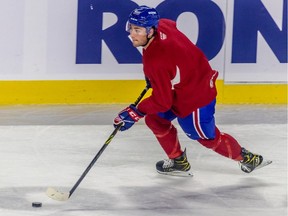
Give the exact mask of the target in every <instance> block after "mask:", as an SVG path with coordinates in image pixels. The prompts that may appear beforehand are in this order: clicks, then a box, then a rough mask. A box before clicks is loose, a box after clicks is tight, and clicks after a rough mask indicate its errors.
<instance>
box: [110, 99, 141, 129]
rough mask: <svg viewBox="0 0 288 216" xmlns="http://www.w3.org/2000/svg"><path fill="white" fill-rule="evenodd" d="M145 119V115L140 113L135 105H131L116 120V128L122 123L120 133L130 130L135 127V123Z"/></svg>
mask: <svg viewBox="0 0 288 216" xmlns="http://www.w3.org/2000/svg"><path fill="white" fill-rule="evenodd" d="M143 117H144V114H142V113H140V112H139V111H138V110H137V108H136V107H135V106H134V105H132V104H131V105H130V106H129V107H127V108H125V109H124V110H122V111H121V112H119V114H118V116H117V117H116V118H115V119H114V127H115V128H116V127H117V125H119V124H121V123H122V126H121V127H120V129H119V130H120V131H125V130H128V129H129V128H130V127H132V126H133V125H134V123H135V122H138V121H139V120H140V119H141V118H143Z"/></svg>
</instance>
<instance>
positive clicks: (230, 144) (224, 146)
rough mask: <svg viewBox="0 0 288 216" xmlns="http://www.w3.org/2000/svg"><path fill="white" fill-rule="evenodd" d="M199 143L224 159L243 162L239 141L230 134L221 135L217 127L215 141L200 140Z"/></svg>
mask: <svg viewBox="0 0 288 216" xmlns="http://www.w3.org/2000/svg"><path fill="white" fill-rule="evenodd" d="M197 141H198V142H199V143H201V144H202V145H203V146H205V147H206V148H209V149H212V150H213V151H215V152H217V153H218V154H220V155H222V156H224V157H227V158H231V159H233V160H237V161H239V160H242V156H241V146H240V145H239V143H238V142H237V140H235V139H234V138H233V137H232V136H230V135H229V134H226V133H221V132H220V131H219V130H218V128H217V127H215V138H214V139H207V140H205V139H199V140H197Z"/></svg>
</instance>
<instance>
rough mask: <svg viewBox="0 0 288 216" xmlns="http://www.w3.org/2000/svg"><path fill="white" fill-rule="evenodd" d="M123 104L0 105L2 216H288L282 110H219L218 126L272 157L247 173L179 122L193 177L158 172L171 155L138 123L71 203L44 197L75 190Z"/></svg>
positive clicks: (94, 170) (115, 144)
mask: <svg viewBox="0 0 288 216" xmlns="http://www.w3.org/2000/svg"><path fill="white" fill-rule="evenodd" d="M124 106H125V105H113V106H111V105H78V106H13V107H0V148H1V150H0V215H1V216H35V215H47V216H72V215H75V216H76V215H77V216H79V215H81V216H90V215H91V216H92V215H93V216H95V215H101V216H112V215H113V216H114V215H115V216H147V215H153V216H162V215H163V216H170V215H171V216H172V215H173V216H176V215H179V216H180V215H181V216H188V215H189V216H191V215H201V216H211V215H213V216H226V215H227V216H243V215H249V216H270V215H271V216H275V215H277V216H286V215H287V107H286V106H264V105H263V106H218V110H217V113H216V122H217V125H218V127H219V128H220V130H222V131H224V132H227V133H229V134H231V135H233V136H234V137H235V138H236V139H237V140H238V141H239V142H240V143H241V145H242V146H244V147H246V148H247V149H249V150H251V151H252V152H256V153H259V154H262V155H263V156H264V157H265V158H267V159H270V160H272V161H273V163H272V164H271V165H269V166H267V167H265V168H263V169H259V170H256V171H254V172H253V173H251V174H245V173H243V172H242V171H241V170H240V169H239V167H238V164H237V163H236V162H234V161H232V160H229V159H226V158H224V157H221V156H219V155H217V154H215V153H214V152H213V151H211V150H208V149H206V148H204V147H202V146H201V145H200V144H198V143H197V142H195V141H192V140H189V139H188V138H187V137H186V136H185V134H184V133H183V132H182V131H181V129H180V128H179V127H178V125H177V124H176V126H177V127H178V131H179V138H180V141H181V143H182V147H183V149H184V148H187V155H188V159H189V161H190V163H191V165H192V171H193V174H194V177H192V178H189V177H186V178H185V177H172V176H163V175H160V174H158V173H157V172H156V171H155V163H156V162H157V161H158V160H161V159H163V158H165V157H166V156H165V154H164V152H163V150H162V149H161V148H160V146H159V144H158V143H157V142H156V140H155V138H154V136H153V135H152V133H151V132H150V131H149V129H148V128H147V127H146V126H145V125H144V123H143V120H142V121H141V122H139V123H138V124H137V125H135V126H134V127H133V128H131V129H130V130H129V131H127V132H118V133H117V135H116V136H115V137H114V139H113V140H112V142H111V143H110V144H109V145H108V147H107V148H106V150H105V151H104V152H103V154H102V155H101V156H100V158H99V159H98V161H97V162H96V164H95V165H94V166H93V167H92V169H91V170H90V172H89V173H88V174H87V176H86V177H85V178H84V179H83V181H82V183H81V184H80V185H79V187H78V188H77V189H76V191H75V192H74V194H73V195H72V196H71V198H70V199H69V200H68V201H66V202H58V201H54V200H52V199H50V198H48V197H47V196H46V195H45V190H46V188H47V187H50V186H52V187H55V188H57V189H59V190H60V191H63V192H68V191H69V190H70V189H71V187H72V186H73V185H74V184H75V182H76V181H77V180H78V178H79V177H80V175H81V174H82V173H83V171H84V170H85V169H86V167H87V166H88V164H89V163H90V162H91V160H92V159H93V157H94V156H95V154H96V153H97V152H98V151H99V149H100V148H101V147H102V145H103V144H104V143H105V141H106V139H107V138H108V137H109V136H110V134H111V132H112V131H113V129H114V128H113V127H112V125H111V122H112V120H113V117H114V116H115V115H116V113H117V112H118V111H119V110H120V109H121V108H124ZM33 201H37V202H42V204H43V206H42V207H41V208H33V207H32V206H31V203H32V202H33Z"/></svg>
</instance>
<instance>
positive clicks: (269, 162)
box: [255, 160, 272, 170]
mask: <svg viewBox="0 0 288 216" xmlns="http://www.w3.org/2000/svg"><path fill="white" fill-rule="evenodd" d="M271 163H272V161H271V160H263V161H262V163H261V164H260V165H259V166H257V167H256V168H255V170H256V169H260V168H263V167H265V166H267V165H269V164H271Z"/></svg>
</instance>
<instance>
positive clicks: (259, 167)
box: [239, 160, 272, 173]
mask: <svg viewBox="0 0 288 216" xmlns="http://www.w3.org/2000/svg"><path fill="white" fill-rule="evenodd" d="M271 163H272V161H271V160H263V161H262V163H261V164H260V165H258V166H257V167H255V169H254V170H252V171H250V170H249V169H247V168H246V171H245V170H243V169H242V167H244V169H245V166H243V165H242V164H241V163H239V166H240V168H241V169H242V171H243V172H245V173H251V172H253V171H255V170H257V169H261V168H263V167H265V166H267V165H269V164H271Z"/></svg>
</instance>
